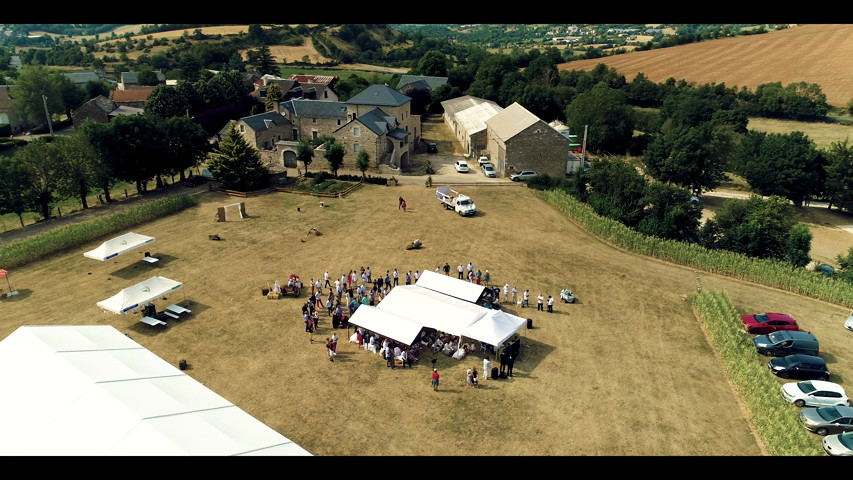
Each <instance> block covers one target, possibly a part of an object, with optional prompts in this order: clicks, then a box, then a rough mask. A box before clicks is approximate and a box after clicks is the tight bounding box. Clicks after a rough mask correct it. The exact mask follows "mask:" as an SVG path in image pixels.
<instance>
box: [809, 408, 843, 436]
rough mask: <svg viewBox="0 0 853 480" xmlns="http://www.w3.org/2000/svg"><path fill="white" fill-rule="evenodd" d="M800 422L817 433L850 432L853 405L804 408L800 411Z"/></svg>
mask: <svg viewBox="0 0 853 480" xmlns="http://www.w3.org/2000/svg"><path fill="white" fill-rule="evenodd" d="M800 422H802V423H803V426H805V427H806V428H807V429H808V430H809V431H810V432H814V433H816V434H818V435H829V434H830V433H844V432H850V431H853V407H838V406H833V407H818V408H805V409H803V411H802V412H800Z"/></svg>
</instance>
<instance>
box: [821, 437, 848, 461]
mask: <svg viewBox="0 0 853 480" xmlns="http://www.w3.org/2000/svg"><path fill="white" fill-rule="evenodd" d="M821 445H822V446H823V451H824V452H826V453H827V454H828V455H832V456H833V457H853V432H846V433H837V434H835V435H827V436H825V437H823V441H822V442H821Z"/></svg>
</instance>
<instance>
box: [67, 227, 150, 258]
mask: <svg viewBox="0 0 853 480" xmlns="http://www.w3.org/2000/svg"><path fill="white" fill-rule="evenodd" d="M153 241H154V237H148V236H145V235H140V234H138V233H133V232H130V233H125V234H124V235H121V236H118V237H116V238H113V239H110V240H107V241H106V242H104V243H102V244H101V245H100V246H99V247H98V248H96V249H94V250H89V251H88V252H86V253H84V254H83V255H84V256H86V257H87V258H93V259H95V260H100V261H102V262H103V261H106V260H109V259H110V258H113V257H115V256H118V255H121V254H122V253H127V252H129V251H131V250H133V249H136V248H139V247H141V246H142V245H145V244H147V243H151V242H153Z"/></svg>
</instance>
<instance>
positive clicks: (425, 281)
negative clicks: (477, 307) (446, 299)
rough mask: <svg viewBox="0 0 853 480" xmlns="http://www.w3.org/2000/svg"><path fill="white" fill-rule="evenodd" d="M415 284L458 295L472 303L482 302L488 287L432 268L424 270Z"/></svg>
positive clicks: (453, 295)
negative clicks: (443, 273)
mask: <svg viewBox="0 0 853 480" xmlns="http://www.w3.org/2000/svg"><path fill="white" fill-rule="evenodd" d="M415 285H417V286H419V287H423V288H428V289H430V290H433V291H436V292H439V293H443V294H445V295H450V296H451V297H456V298H458V299H460V300H465V301H466V302H471V303H480V300H481V299H482V297H483V294H484V293H485V292H486V287H484V286H482V285H477V284H476V283H471V282H469V281H467V280H460V279H458V278H454V277H451V276H449V275H441V274H440V273H435V272H433V271H430V270H424V273H422V274H421V276H420V278H418V281H417V282H415Z"/></svg>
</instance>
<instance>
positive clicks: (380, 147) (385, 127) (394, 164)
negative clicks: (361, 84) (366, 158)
mask: <svg viewBox="0 0 853 480" xmlns="http://www.w3.org/2000/svg"><path fill="white" fill-rule="evenodd" d="M411 100H412V99H411V98H410V97H408V96H406V95H403V94H402V93H400V92H398V91H396V90H394V89H393V88H391V87H389V86H387V85H371V86H370V87H367V89H365V90H364V91H363V92H361V93H359V94H357V95H356V96H354V97H353V98H351V99H349V101H347V102H346V105H347V120H348V122H347V123H346V124H344V125H343V126H341V127H340V128H338V129H337V130H335V131H333V132H332V134H331V135H332V136H333V137H335V139H336V140H337V141H338V142H340V143H341V144H343V145H344V149H345V150H346V155H345V156H344V164H349V165H353V164H355V160H356V158H357V156H358V153H359V152H360V151H361V150H362V149H364V150H366V151H367V153H368V154H369V155H370V158H371V160H372V161H373V162H374V165H376V167H377V168H378V169H379V171H380V172H385V173H387V172H392V173H398V174H399V173H401V171H400V169H401V168H402V167H407V166H409V164H410V161H411V159H410V156H411V153H412V151H413V150H414V148H415V147H414V146H415V145H417V143H418V141H420V137H421V116H420V115H412V112H411Z"/></svg>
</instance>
